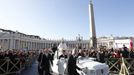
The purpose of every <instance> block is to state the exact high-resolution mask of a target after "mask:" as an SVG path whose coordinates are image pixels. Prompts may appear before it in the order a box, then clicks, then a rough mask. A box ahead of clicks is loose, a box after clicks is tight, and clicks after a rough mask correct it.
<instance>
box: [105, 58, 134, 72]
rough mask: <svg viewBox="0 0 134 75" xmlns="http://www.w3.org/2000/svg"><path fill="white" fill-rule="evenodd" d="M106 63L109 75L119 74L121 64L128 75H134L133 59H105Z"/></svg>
mask: <svg viewBox="0 0 134 75" xmlns="http://www.w3.org/2000/svg"><path fill="white" fill-rule="evenodd" d="M106 63H107V64H108V65H109V71H110V72H111V73H115V74H119V72H120V71H121V67H122V63H124V65H125V66H126V69H127V70H128V72H129V74H130V75H134V59H133V58H123V60H122V58H107V59H106Z"/></svg>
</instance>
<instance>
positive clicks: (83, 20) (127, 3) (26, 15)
mask: <svg viewBox="0 0 134 75" xmlns="http://www.w3.org/2000/svg"><path fill="white" fill-rule="evenodd" d="M93 5H94V16H95V25H96V34H97V36H110V35H111V34H112V35H113V36H134V0H93ZM88 6H89V0H0V28H3V29H8V30H13V31H19V32H22V33H25V34H29V35H38V36H40V37H42V38H46V39H61V38H64V39H70V40H71V39H75V38H76V37H77V36H78V34H80V35H81V36H82V37H83V39H89V38H90V33H89V31H90V30H89V7H88Z"/></svg>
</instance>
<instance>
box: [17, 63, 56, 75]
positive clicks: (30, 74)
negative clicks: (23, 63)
mask: <svg viewBox="0 0 134 75" xmlns="http://www.w3.org/2000/svg"><path fill="white" fill-rule="evenodd" d="M37 66H38V64H37V63H34V64H33V65H32V66H31V67H27V68H26V69H24V70H23V71H22V72H21V74H20V75H39V74H38V69H37ZM53 75H58V74H55V73H54V74H53Z"/></svg>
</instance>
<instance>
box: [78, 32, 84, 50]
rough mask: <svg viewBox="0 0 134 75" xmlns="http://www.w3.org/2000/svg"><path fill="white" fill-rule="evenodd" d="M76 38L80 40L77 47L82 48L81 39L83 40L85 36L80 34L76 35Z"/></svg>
mask: <svg viewBox="0 0 134 75" xmlns="http://www.w3.org/2000/svg"><path fill="white" fill-rule="evenodd" d="M76 40H77V41H78V44H77V48H78V49H81V48H82V46H81V41H82V40H83V37H82V36H80V34H78V36H77V37H76Z"/></svg>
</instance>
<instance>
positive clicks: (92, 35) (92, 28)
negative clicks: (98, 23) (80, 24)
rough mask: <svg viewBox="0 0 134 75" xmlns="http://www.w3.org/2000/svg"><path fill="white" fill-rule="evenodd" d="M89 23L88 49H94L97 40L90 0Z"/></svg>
mask: <svg viewBox="0 0 134 75" xmlns="http://www.w3.org/2000/svg"><path fill="white" fill-rule="evenodd" d="M89 21H90V47H91V48H94V49H96V48H97V39H96V30H95V20H94V10H93V3H92V0H90V4H89Z"/></svg>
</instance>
